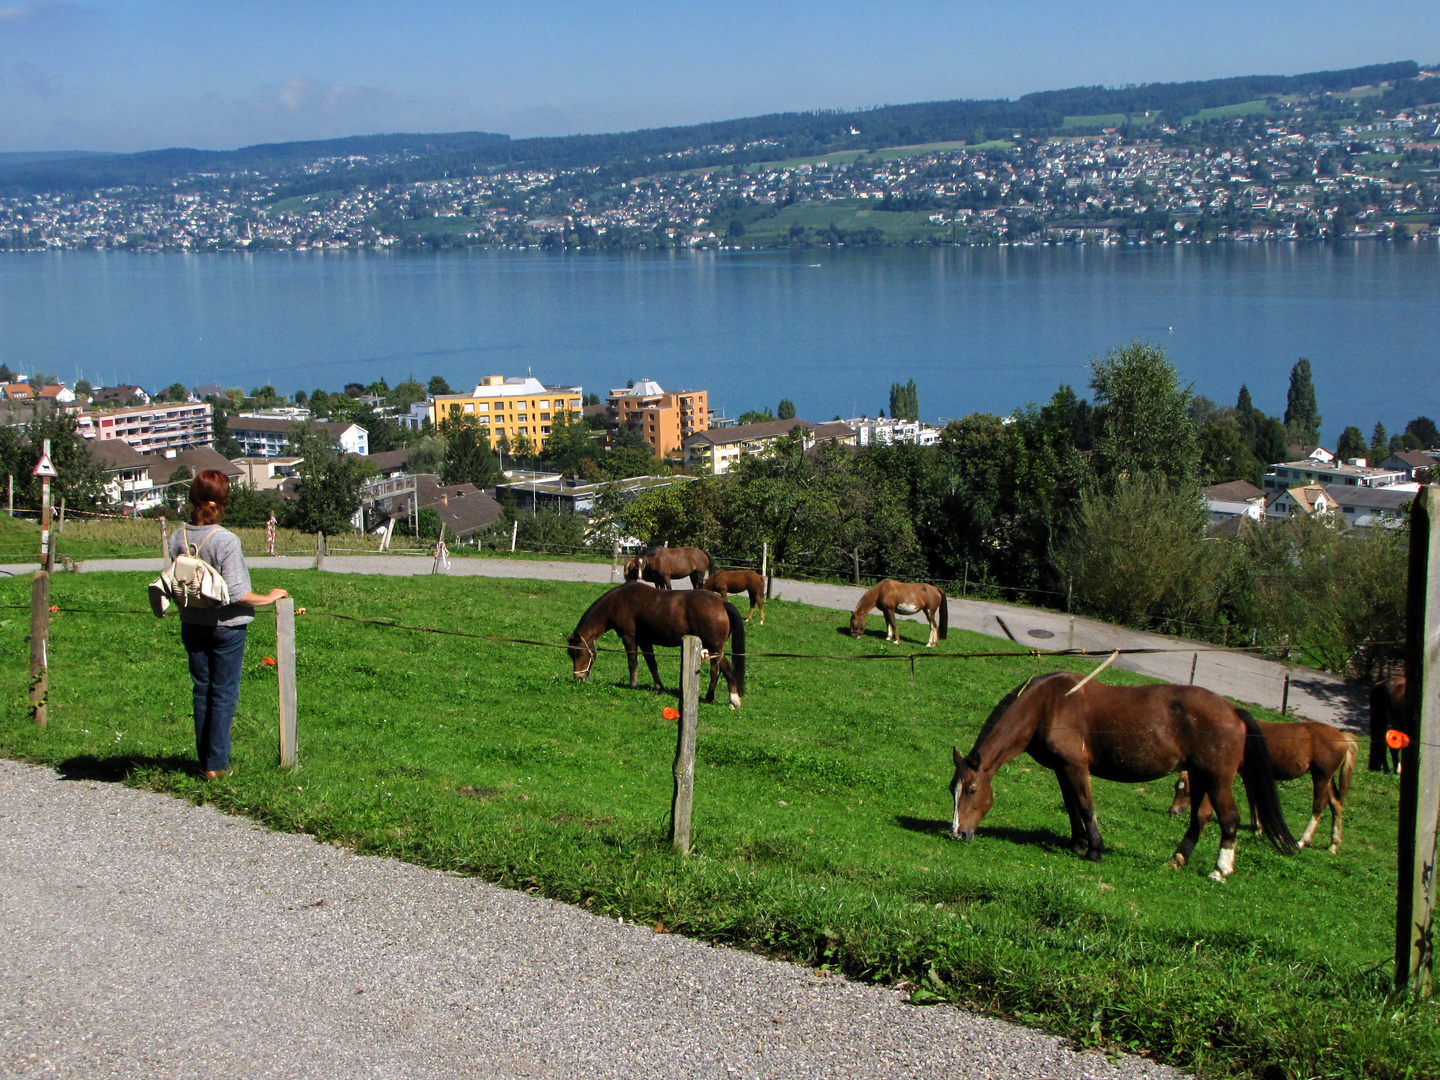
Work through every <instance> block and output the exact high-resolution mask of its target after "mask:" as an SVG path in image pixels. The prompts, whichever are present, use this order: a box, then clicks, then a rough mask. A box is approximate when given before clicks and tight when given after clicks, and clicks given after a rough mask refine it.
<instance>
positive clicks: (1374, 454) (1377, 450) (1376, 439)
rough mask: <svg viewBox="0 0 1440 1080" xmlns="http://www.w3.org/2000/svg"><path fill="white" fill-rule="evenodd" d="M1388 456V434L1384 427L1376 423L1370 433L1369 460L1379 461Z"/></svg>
mask: <svg viewBox="0 0 1440 1080" xmlns="http://www.w3.org/2000/svg"><path fill="white" fill-rule="evenodd" d="M1389 454H1390V433H1389V432H1387V431H1386V430H1385V425H1384V424H1381V423H1377V424H1376V425H1375V427H1374V428H1373V429H1372V430H1371V432H1370V459H1371V460H1372V461H1380V460H1381V459H1383V458H1385V457H1388V456H1389Z"/></svg>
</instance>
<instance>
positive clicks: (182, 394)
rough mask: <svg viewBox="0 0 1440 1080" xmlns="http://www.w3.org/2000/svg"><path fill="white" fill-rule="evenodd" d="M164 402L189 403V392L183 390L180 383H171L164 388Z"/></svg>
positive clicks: (183, 387) (182, 385) (183, 385)
mask: <svg viewBox="0 0 1440 1080" xmlns="http://www.w3.org/2000/svg"><path fill="white" fill-rule="evenodd" d="M165 400H166V401H189V400H190V391H189V390H186V389H185V384H184V383H182V382H173V383H171V384H170V385H169V386H167V387H166V388H165Z"/></svg>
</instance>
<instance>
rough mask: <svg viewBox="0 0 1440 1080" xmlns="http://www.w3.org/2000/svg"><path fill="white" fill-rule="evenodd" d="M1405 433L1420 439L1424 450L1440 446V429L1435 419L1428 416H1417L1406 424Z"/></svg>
mask: <svg viewBox="0 0 1440 1080" xmlns="http://www.w3.org/2000/svg"><path fill="white" fill-rule="evenodd" d="M1405 434H1407V435H1414V436H1415V438H1417V439H1419V440H1420V448H1421V449H1422V450H1425V449H1430V448H1432V447H1436V446H1440V430H1437V429H1436V427H1435V421H1434V420H1431V419H1430V417H1428V416H1417V417H1416V418H1415V419H1414V420H1411V421H1410V422H1409V423H1408V424H1406V425H1405Z"/></svg>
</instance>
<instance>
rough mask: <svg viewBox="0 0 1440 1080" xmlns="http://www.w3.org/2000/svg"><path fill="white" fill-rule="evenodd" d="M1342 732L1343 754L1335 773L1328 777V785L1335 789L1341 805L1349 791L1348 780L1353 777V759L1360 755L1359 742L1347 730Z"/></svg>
mask: <svg viewBox="0 0 1440 1080" xmlns="http://www.w3.org/2000/svg"><path fill="white" fill-rule="evenodd" d="M1342 734H1343V735H1344V738H1345V756H1344V757H1343V758H1341V759H1340V768H1338V769H1336V770H1335V775H1334V776H1333V777H1331V778H1330V785H1331V786H1332V787H1333V788H1334V789H1335V798H1336V799H1338V800H1339V801H1340V804H1341V805H1342V806H1343V805H1344V803H1345V796H1346V795H1348V794H1349V793H1350V781H1351V780H1352V779H1354V777H1355V759H1356V758H1357V757H1359V756H1360V744H1359V743H1357V742H1356V741H1355V736H1354V735H1351V734H1350V733H1349V732H1348V731H1346V732H1342Z"/></svg>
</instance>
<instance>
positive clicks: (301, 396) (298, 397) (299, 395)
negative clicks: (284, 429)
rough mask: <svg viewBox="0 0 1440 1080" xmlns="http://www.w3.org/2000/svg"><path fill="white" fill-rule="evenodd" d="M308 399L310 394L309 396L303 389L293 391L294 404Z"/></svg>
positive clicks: (299, 403) (300, 403)
mask: <svg viewBox="0 0 1440 1080" xmlns="http://www.w3.org/2000/svg"><path fill="white" fill-rule="evenodd" d="M309 400H310V396H309V395H308V394H306V393H305V391H304V390H296V391H295V404H296V405H304V404H305V402H307V401H309Z"/></svg>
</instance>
